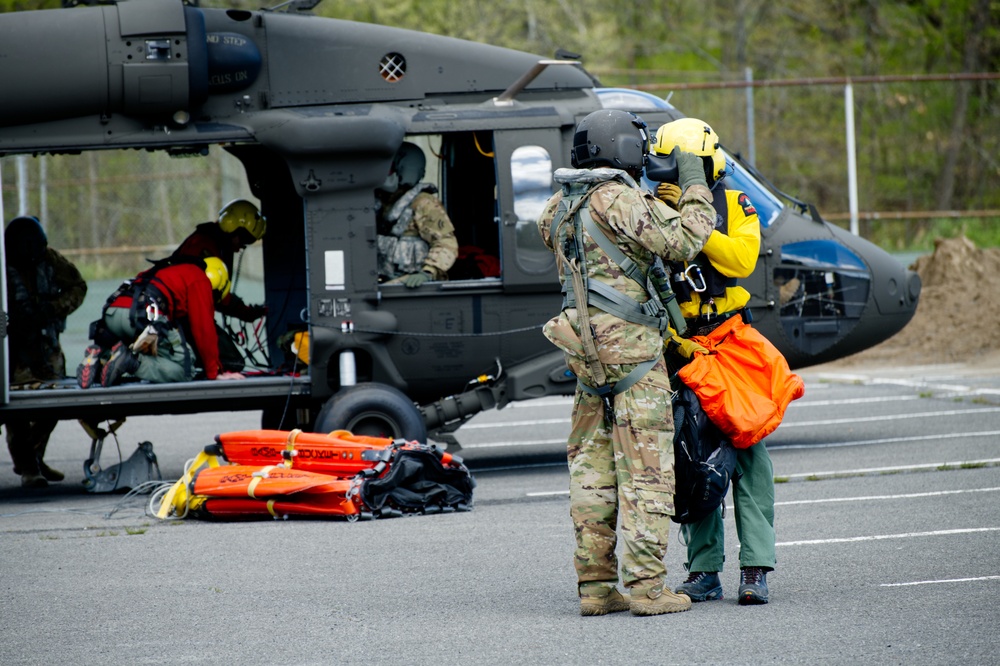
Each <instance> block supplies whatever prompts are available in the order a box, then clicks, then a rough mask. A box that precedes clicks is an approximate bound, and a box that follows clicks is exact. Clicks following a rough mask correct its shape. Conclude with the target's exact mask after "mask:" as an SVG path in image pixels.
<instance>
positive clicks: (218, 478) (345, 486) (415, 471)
mask: <svg viewBox="0 0 1000 666" xmlns="http://www.w3.org/2000/svg"><path fill="white" fill-rule="evenodd" d="M473 488H475V480H474V479H473V478H472V475H471V474H469V471H468V469H466V468H465V465H464V464H463V463H462V460H461V458H458V457H457V456H452V455H450V454H448V453H446V452H444V451H442V450H441V449H439V448H438V447H436V446H429V445H426V444H420V443H419V442H406V441H404V440H391V439H388V438H382V437H365V436H360V435H354V434H352V433H350V432H348V431H346V430H337V431H334V432H332V433H330V434H316V433H304V432H302V431H300V430H292V431H284V430H246V431H236V432H229V433H223V434H221V435H217V436H216V438H215V444H212V445H209V446H206V447H205V449H204V450H203V451H202V452H201V453H199V454H198V456H197V457H196V458H194V459H193V460H192V461H191V462H190V463H189V464H188V465H187V466H186V467H185V471H184V474H183V476H182V477H181V478H180V479H179V480H177V481H176V482H174V483H173V484H168V485H165V486H164V487H162V488H161V489H160V490H158V491H156V492H154V494H153V497H152V498H151V499H150V511H151V513H153V515H155V516H156V517H157V518H160V519H163V520H168V519H178V518H185V517H187V516H193V517H211V518H235V517H238V516H246V517H252V516H264V515H270V516H272V517H275V518H279V517H284V518H287V517H289V516H331V517H336V516H341V517H347V518H348V519H351V520H354V519H357V518H359V517H365V518H379V517H388V516H396V515H402V514H404V513H440V512H450V511H467V510H469V509H470V508H471V507H472V490H473Z"/></svg>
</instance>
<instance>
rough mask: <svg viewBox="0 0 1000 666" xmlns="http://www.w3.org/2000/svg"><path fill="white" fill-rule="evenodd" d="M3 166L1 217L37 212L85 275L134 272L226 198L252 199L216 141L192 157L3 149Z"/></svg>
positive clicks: (239, 170)
mask: <svg viewBox="0 0 1000 666" xmlns="http://www.w3.org/2000/svg"><path fill="white" fill-rule="evenodd" d="M0 174H2V182H3V216H4V218H5V222H6V221H10V220H11V219H13V218H14V217H16V216H18V215H34V216H36V217H38V218H39V220H41V222H42V225H43V226H44V227H45V230H46V233H47V234H48V237H49V244H50V245H51V246H52V247H54V248H56V249H57V250H59V251H60V252H62V253H63V254H65V255H66V256H67V257H68V258H69V259H70V260H72V261H73V262H74V263H75V264H76V265H77V266H78V267H79V268H80V271H81V272H82V273H83V274H84V276H85V277H87V278H88V279H103V278H117V277H128V276H131V275H135V274H136V273H137V272H139V271H140V270H143V269H144V268H147V267H148V266H149V264H148V262H147V261H146V260H147V258H148V259H154V258H160V257H163V256H166V255H167V254H169V253H170V252H172V251H173V249H174V248H176V247H177V245H179V244H180V242H181V241H183V240H184V238H186V237H187V236H188V234H190V233H191V231H192V230H193V229H194V227H195V226H196V225H197V224H199V223H201V222H206V221H209V220H215V219H216V218H217V216H218V212H219V209H220V208H221V207H222V205H223V204H224V203H225V202H227V201H230V200H232V199H235V198H245V199H249V200H250V201H254V202H255V203H256V199H254V198H253V197H252V195H251V194H250V193H249V187H248V186H247V184H246V177H245V175H244V171H243V167H242V165H241V164H240V163H239V161H238V160H237V159H236V158H234V157H232V156H231V155H229V154H228V153H226V152H225V151H223V150H221V149H214V150H213V151H212V152H211V153H210V154H208V155H207V156H201V157H193V158H175V157H171V156H169V155H167V154H166V153H164V152H162V151H156V152H146V151H136V150H128V151H91V152H88V153H84V154H82V155H54V156H39V157H26V156H15V157H6V158H3V159H2V160H0ZM249 263H250V264H255V263H256V262H249ZM244 270H246V266H244Z"/></svg>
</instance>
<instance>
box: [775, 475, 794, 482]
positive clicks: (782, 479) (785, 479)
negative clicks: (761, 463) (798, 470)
mask: <svg viewBox="0 0 1000 666" xmlns="http://www.w3.org/2000/svg"><path fill="white" fill-rule="evenodd" d="M790 480H791V479H789V478H788V477H787V476H776V477H774V482H775V483H788V482H789V481H790Z"/></svg>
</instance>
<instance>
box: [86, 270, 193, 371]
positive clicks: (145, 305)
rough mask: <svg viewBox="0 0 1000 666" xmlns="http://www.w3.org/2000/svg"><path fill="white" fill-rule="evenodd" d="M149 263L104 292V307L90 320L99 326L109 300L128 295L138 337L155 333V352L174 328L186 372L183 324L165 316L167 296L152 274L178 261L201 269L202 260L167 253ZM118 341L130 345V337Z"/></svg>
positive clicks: (187, 355) (188, 367)
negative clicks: (165, 256)
mask: <svg viewBox="0 0 1000 666" xmlns="http://www.w3.org/2000/svg"><path fill="white" fill-rule="evenodd" d="M152 263H153V265H152V267H150V268H149V269H147V270H146V271H145V272H144V273H142V274H141V275H139V276H137V277H134V278H131V279H128V280H125V281H124V282H122V283H121V285H119V287H118V288H117V289H115V291H114V292H113V293H112V294H111V295H110V296H108V299H107V301H105V303H104V308H103V309H102V310H101V319H99V320H98V321H97V322H94V324H97V325H98V326H99V327H100V326H101V325H102V324H103V320H104V315H105V314H106V313H107V311H108V308H109V307H111V305H112V303H114V302H115V301H116V300H118V299H119V298H121V297H122V296H129V297H130V298H131V299H132V304H131V305H130V306H129V312H128V320H129V323H130V324H131V325H132V329H133V330H134V331H137V332H138V334H137V336H138V338H142V337H143V336H146V337H147V338H149V337H152V336H153V335H154V334H155V337H152V339H153V343H152V345H151V347H152V352H151V353H153V354H155V353H156V346H157V345H158V344H159V343H160V342H162V343H166V344H169V342H168V341H169V337H168V333H169V331H171V330H172V329H176V330H177V333H178V335H179V336H180V339H181V347H182V349H183V350H184V373H185V375H186V376H187V375H190V374H191V362H192V360H191V350H190V347H189V345H188V344H187V338H186V336H185V334H184V327H183V326H181V325H180V324H179V323H178V322H176V321H173V320H171V319H170V318H169V317H168V316H167V313H168V312H170V306H171V303H170V298H169V297H168V296H167V294H166V293H164V291H163V290H162V289H160V287H158V286H157V284H156V283H157V282H159V283H160V284H161V285H162V284H163V283H162V281H160V280H159V279H158V278H157V277H156V274H157V273H158V272H160V271H161V270H163V269H164V268H166V267H168V266H176V265H178V264H193V265H195V266H200V267H201V268H202V269H203V270H204V268H205V262H204V260H202V259H198V258H195V257H174V256H171V257H167V258H165V259H158V260H156V261H153V262H152ZM92 326H93V324H92ZM91 337H94V340H95V342H98V344H100V342H99V341H98V340H97V338H96V337H95V335H94V333H93V332H92V333H91ZM138 338H137V339H138ZM122 342H125V343H126V344H130V345H131V344H132V343H133V342H134V341H131V340H123V341H122ZM133 351H138V350H133Z"/></svg>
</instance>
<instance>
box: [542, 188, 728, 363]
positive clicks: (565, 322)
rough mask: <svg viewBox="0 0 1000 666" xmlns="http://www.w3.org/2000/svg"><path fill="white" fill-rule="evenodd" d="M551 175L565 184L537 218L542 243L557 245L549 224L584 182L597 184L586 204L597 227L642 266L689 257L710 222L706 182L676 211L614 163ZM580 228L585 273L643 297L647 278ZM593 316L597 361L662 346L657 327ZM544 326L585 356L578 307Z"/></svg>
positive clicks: (652, 352) (647, 355)
mask: <svg viewBox="0 0 1000 666" xmlns="http://www.w3.org/2000/svg"><path fill="white" fill-rule="evenodd" d="M553 178H554V180H555V181H556V182H558V183H561V184H562V190H561V191H559V192H556V193H555V194H554V195H553V196H552V197H551V198H550V199H549V201H548V202H547V203H546V205H545V209H544V210H543V211H542V214H541V217H539V219H538V229H539V231H540V232H541V235H542V240H543V241H544V242H545V245H546V246H547V247H548V248H549V249H550V250H553V251H554V252H555V251H556V250H557V248H556V247H555V243H556V239H555V238H554V236H555V234H556V233H557V230H556V229H553V228H552V224H553V220H554V218H555V216H556V212H557V209H558V207H559V202H560V201H561V200H562V198H563V197H564V196H567V195H568V194H569V193H570V192H571V191H576V190H578V189H579V188H581V187H585V188H595V189H593V190H592V191H591V194H590V201H589V204H588V208H587V210H588V211H589V212H590V215H591V216H592V217H593V219H594V221H595V222H596V223H597V226H598V227H599V228H600V229H601V230H603V231H607V232H608V235H609V236H610V237H613V238H615V239H616V242H617V245H618V247H619V249H621V250H622V251H623V252H624V253H625V255H626V256H628V257H630V258H631V259H632V260H633V261H635V262H636V264H637V265H638V266H639V268H640V269H641V270H642V271H643V272H646V271H648V270H649V266H650V265H651V264H652V262H653V259H654V257H656V256H658V257H661V258H662V259H664V260H665V261H688V260H690V259H692V258H693V257H694V256H695V255H697V254H698V252H699V251H700V250H701V248H702V246H703V245H704V244H705V241H706V240H707V239H708V237H709V235H710V234H711V233H712V229H713V227H714V223H715V211H714V209H713V208H712V193H711V192H710V191H709V190H708V188H707V187H703V186H700V185H694V186H691V187H689V188H688V189H687V191H685V192H684V194H683V196H682V197H681V200H680V203H679V209H680V210H679V212H678V211H675V210H673V209H671V208H670V207H669V206H667V205H666V204H665V203H663V202H662V201H660V200H659V199H657V198H656V197H654V196H652V195H651V194H646V193H644V192H642V191H641V190H640V189H639V187H638V186H637V185H636V183H635V181H634V180H633V179H632V178H631V177H630V176H629V175H628V174H626V173H625V172H624V171H620V170H618V169H609V168H600V169H558V170H557V171H556V172H555V174H554V176H553ZM569 223H570V224H571V222H569ZM581 233H582V234H583V250H584V255H585V258H584V259H585V263H586V267H587V275H586V278H587V279H590V280H598V281H601V282H604V283H605V284H608V285H610V286H611V287H613V288H614V289H615V290H616V291H619V292H621V293H622V294H625V295H626V296H629V297H630V298H632V299H635V300H637V301H639V302H645V301H646V300H647V299H648V295H647V293H646V290H645V287H644V285H640V284H638V283H636V282H635V281H633V280H631V279H630V278H628V277H627V276H625V275H624V273H623V272H622V270H621V269H620V268H619V267H618V265H617V264H615V263H614V262H613V261H611V260H610V259H609V258H608V257H607V256H606V255H605V254H604V251H603V250H601V248H600V247H599V246H598V245H597V243H595V242H594V241H593V239H592V238H591V237H590V236H589V234H588V233H587V232H586V231H585V230H584V231H582V232H581ZM563 279H565V276H564V275H560V280H563ZM590 317H591V325H592V327H593V331H594V340H595V342H596V343H597V351H598V356H599V357H600V360H601V363H602V364H604V365H618V364H635V363H641V362H643V361H647V360H649V359H652V358H655V357H656V356H657V355H658V354H659V353H660V349H661V347H662V345H663V339H662V337H661V335H660V332H659V331H658V330H657V329H655V328H651V327H648V326H643V325H640V324H635V323H632V322H627V321H625V320H623V319H620V318H619V317H616V316H614V315H612V314H609V313H607V312H603V311H601V310H598V309H597V308H594V307H591V308H590ZM544 333H545V336H546V337H547V338H548V339H549V340H550V341H551V342H552V343H553V344H555V345H556V346H557V347H559V348H560V349H562V350H563V351H564V352H566V353H567V354H569V355H571V356H575V357H578V358H584V354H583V348H582V344H581V342H580V335H579V323H578V317H577V313H576V310H575V308H568V309H566V310H564V311H563V312H561V313H560V314H558V315H557V316H555V317H553V318H552V319H551V320H550V321H549V322H548V323H547V324H546V325H545V328H544Z"/></svg>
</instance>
